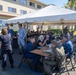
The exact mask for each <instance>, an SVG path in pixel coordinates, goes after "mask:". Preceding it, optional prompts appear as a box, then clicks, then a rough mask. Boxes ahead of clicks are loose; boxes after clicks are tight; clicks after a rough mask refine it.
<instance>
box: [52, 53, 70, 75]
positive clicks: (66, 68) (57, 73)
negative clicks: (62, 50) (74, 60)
mask: <svg viewBox="0 0 76 75" xmlns="http://www.w3.org/2000/svg"><path fill="white" fill-rule="evenodd" d="M66 56H67V54H66V55H64V56H63V59H64V62H63V64H62V65H61V67H60V68H61V69H62V70H59V71H54V70H55V68H56V66H55V67H54V68H53V69H52V73H55V75H61V74H62V73H65V72H67V74H68V75H70V73H69V70H68V67H67V62H66ZM64 66H65V67H64Z"/></svg>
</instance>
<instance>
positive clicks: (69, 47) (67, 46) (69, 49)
mask: <svg viewBox="0 0 76 75" xmlns="http://www.w3.org/2000/svg"><path fill="white" fill-rule="evenodd" d="M62 43H63V47H64V50H65V54H68V53H69V54H68V56H67V58H70V57H72V56H73V54H72V52H73V44H72V42H71V41H70V40H68V36H66V35H65V36H63V37H62Z"/></svg>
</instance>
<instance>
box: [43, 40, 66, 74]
mask: <svg viewBox="0 0 76 75" xmlns="http://www.w3.org/2000/svg"><path fill="white" fill-rule="evenodd" d="M51 47H52V52H50V55H49V56H48V57H49V59H45V60H44V61H43V66H44V71H45V73H46V74H47V75H52V68H53V67H56V68H58V70H60V67H61V65H62V62H63V61H64V59H63V58H62V56H63V55H65V53H64V48H63V47H62V46H58V45H57V42H56V41H55V40H54V41H51Z"/></svg>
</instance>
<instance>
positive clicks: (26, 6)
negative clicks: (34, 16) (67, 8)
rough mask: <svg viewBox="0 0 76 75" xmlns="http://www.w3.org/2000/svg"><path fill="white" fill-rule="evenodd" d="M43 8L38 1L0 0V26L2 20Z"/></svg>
mask: <svg viewBox="0 0 76 75" xmlns="http://www.w3.org/2000/svg"><path fill="white" fill-rule="evenodd" d="M45 6H47V5H46V4H44V3H41V2H39V1H38V0H0V24H1V23H2V20H6V19H9V18H13V17H16V16H21V15H24V14H27V13H31V12H33V11H36V10H38V9H41V8H43V7H45Z"/></svg>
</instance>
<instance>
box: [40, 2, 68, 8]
mask: <svg viewBox="0 0 76 75" xmlns="http://www.w3.org/2000/svg"><path fill="white" fill-rule="evenodd" d="M39 1H41V2H43V3H46V4H54V5H56V6H59V7H63V6H64V4H66V3H67V2H68V0H39Z"/></svg>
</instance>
